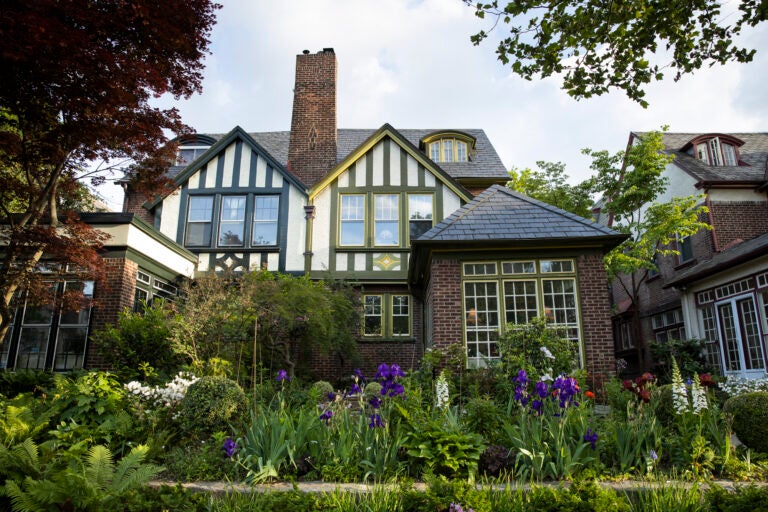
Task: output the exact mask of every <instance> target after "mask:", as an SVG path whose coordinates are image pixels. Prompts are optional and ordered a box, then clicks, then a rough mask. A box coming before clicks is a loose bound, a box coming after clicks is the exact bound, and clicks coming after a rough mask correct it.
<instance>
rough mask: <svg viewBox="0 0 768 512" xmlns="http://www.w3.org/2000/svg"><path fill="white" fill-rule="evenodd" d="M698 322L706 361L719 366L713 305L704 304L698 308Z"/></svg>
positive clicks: (718, 345) (718, 346) (716, 366)
mask: <svg viewBox="0 0 768 512" xmlns="http://www.w3.org/2000/svg"><path fill="white" fill-rule="evenodd" d="M699 322H700V325H701V332H702V334H703V337H704V341H705V345H704V348H705V350H706V358H707V362H708V363H709V364H710V365H712V366H713V367H715V368H720V344H719V343H718V337H717V320H716V319H715V307H714V305H712V304H705V305H704V306H702V307H700V308H699Z"/></svg>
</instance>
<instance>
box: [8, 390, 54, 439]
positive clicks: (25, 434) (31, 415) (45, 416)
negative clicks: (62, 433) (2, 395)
mask: <svg viewBox="0 0 768 512" xmlns="http://www.w3.org/2000/svg"><path fill="white" fill-rule="evenodd" d="M40 409H41V408H40V407H36V404H35V403H34V401H33V400H32V399H30V397H29V396H25V395H20V396H17V397H16V398H15V399H13V400H9V401H4V402H3V403H2V404H0V411H2V412H1V413H0V445H2V446H5V447H9V446H12V445H14V444H16V443H20V442H22V441H24V440H26V439H33V440H36V439H38V438H39V437H41V434H42V433H43V432H45V431H46V430H47V429H48V426H49V422H50V420H51V416H52V411H51V410H50V409H43V410H40Z"/></svg>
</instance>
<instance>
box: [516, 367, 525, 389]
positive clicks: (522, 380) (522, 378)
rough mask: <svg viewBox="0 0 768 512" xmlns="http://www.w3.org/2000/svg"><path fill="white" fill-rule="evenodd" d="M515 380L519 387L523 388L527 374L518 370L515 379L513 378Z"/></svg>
mask: <svg viewBox="0 0 768 512" xmlns="http://www.w3.org/2000/svg"><path fill="white" fill-rule="evenodd" d="M515 380H516V381H517V382H519V383H520V384H521V385H523V386H525V385H526V384H528V372H526V371H525V370H520V371H519V372H517V377H515Z"/></svg>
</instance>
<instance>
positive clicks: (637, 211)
mask: <svg viewBox="0 0 768 512" xmlns="http://www.w3.org/2000/svg"><path fill="white" fill-rule="evenodd" d="M583 152H584V153H585V154H587V155H589V156H591V157H592V165H591V168H592V170H594V171H596V175H595V176H594V177H593V178H592V179H591V186H592V187H593V190H594V191H595V192H598V193H600V194H601V195H602V197H603V200H604V205H603V209H604V210H605V211H606V212H607V213H608V224H609V225H610V226H611V227H612V228H613V229H615V230H617V231H620V232H622V233H626V234H627V235H629V237H628V238H627V239H626V240H625V241H624V242H623V243H622V244H621V245H619V246H618V247H616V248H614V249H613V250H612V251H610V252H609V253H608V254H607V255H606V256H605V267H606V270H607V272H608V277H609V279H611V280H612V281H613V282H614V283H615V284H616V285H618V286H619V287H621V288H622V289H623V290H624V292H625V294H626V295H627V297H628V298H629V300H630V301H631V305H632V311H633V314H634V318H633V328H634V336H633V338H634V339H635V343H636V347H637V349H638V358H639V361H640V362H641V364H643V366H644V367H645V368H646V369H647V368H648V366H649V364H650V360H649V358H650V353H649V351H648V347H647V345H646V343H645V338H644V334H643V331H642V325H641V323H640V321H639V317H638V306H639V302H640V291H641V288H642V286H643V284H645V283H646V282H647V281H648V278H649V277H650V275H651V274H650V273H651V272H653V271H658V267H657V266H656V256H657V255H658V256H672V255H679V254H680V251H679V250H678V248H677V244H676V243H675V242H676V240H678V239H679V238H684V237H686V236H690V235H693V234H695V233H697V232H698V231H699V230H700V229H711V227H710V226H709V224H707V223H706V222H704V221H702V220H701V219H703V218H705V214H706V213H707V211H708V210H707V207H706V206H704V205H702V204H701V202H702V198H701V197H697V196H689V197H674V198H671V199H670V200H668V201H660V200H659V199H660V196H661V195H662V194H663V193H664V192H665V191H666V188H667V179H666V177H665V176H664V174H663V171H664V169H665V168H666V166H667V164H669V163H670V162H671V161H672V159H673V157H672V156H671V155H669V154H667V153H665V152H664V143H663V134H662V132H649V133H646V134H644V135H642V136H641V137H640V138H639V140H637V141H636V142H635V143H633V144H631V145H630V146H629V147H628V148H627V151H626V152H623V151H622V152H618V153H616V154H610V153H609V152H608V151H592V150H590V149H585V150H584V151H583Z"/></svg>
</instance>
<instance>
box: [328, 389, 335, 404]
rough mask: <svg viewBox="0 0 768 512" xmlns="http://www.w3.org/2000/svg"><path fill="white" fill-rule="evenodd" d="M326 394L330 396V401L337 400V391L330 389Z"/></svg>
mask: <svg viewBox="0 0 768 512" xmlns="http://www.w3.org/2000/svg"><path fill="white" fill-rule="evenodd" d="M326 396H327V397H328V401H329V402H333V401H334V400H336V393H334V392H333V391H329V392H328V394H327V395H326Z"/></svg>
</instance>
